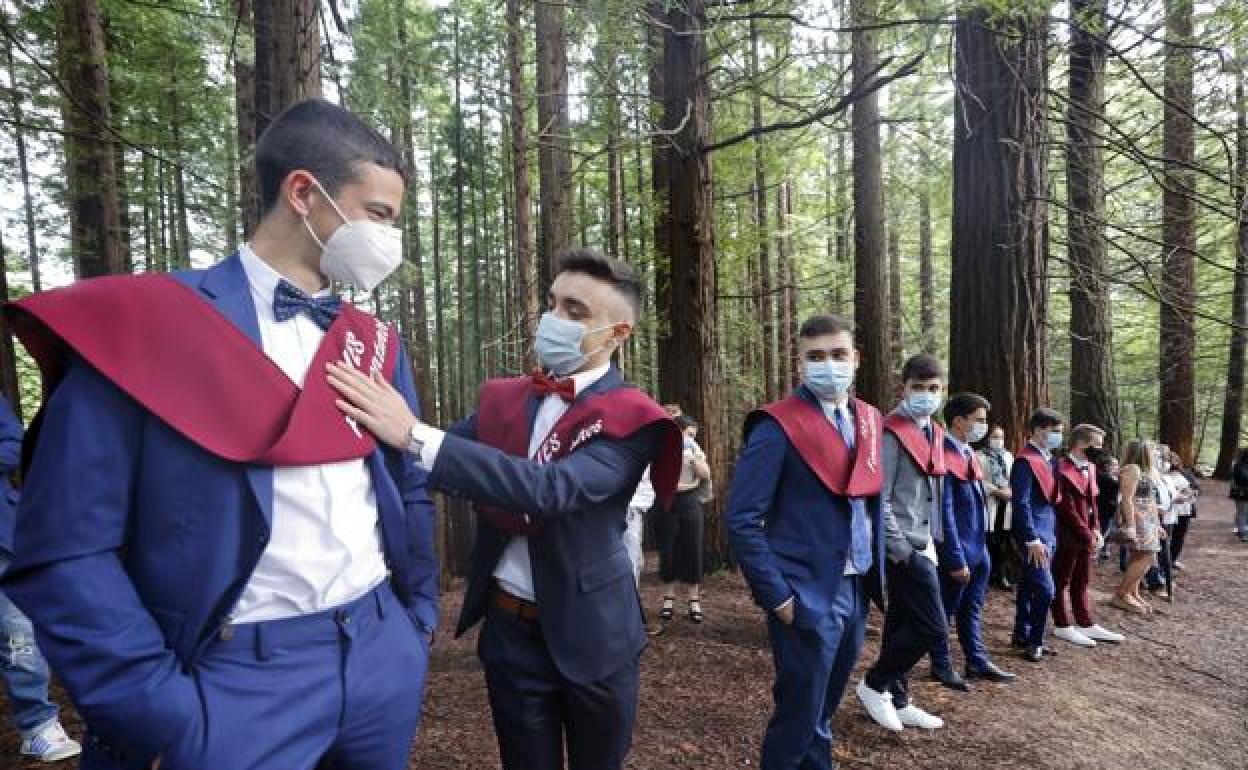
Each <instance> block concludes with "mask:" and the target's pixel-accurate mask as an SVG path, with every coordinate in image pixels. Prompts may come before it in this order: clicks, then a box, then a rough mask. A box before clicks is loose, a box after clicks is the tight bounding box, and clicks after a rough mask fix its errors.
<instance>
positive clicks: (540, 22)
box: [533, 0, 573, 291]
mask: <svg viewBox="0 0 1248 770" xmlns="http://www.w3.org/2000/svg"><path fill="white" fill-rule="evenodd" d="M566 16H567V10H566V5H565V4H564V3H563V2H562V1H561V0H536V2H535V3H534V7H533V19H534V24H533V26H534V34H535V35H536V39H537V131H538V133H537V140H538V151H537V163H538V177H539V181H540V183H541V184H540V187H539V200H538V213H539V219H540V222H541V225H540V228H539V231H538V241H537V250H538V260H539V265H538V267H539V271H540V286H539V291H544V290H545V287H547V286H549V285H550V281H551V279H552V277H553V274H554V258H555V255H557V254H558V253H559V252H561V251H563V250H564V249H565V248H567V247H568V246H571V245H572V213H573V212H572V169H571V160H570V157H569V155H570V150H569V146H568V142H569V140H570V137H569V134H570V133H571V128H570V126H569V123H568V50H567V45H568V42H567V36H566V33H565V30H564V20H565V17H566Z"/></svg>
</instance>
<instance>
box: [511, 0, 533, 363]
mask: <svg viewBox="0 0 1248 770" xmlns="http://www.w3.org/2000/svg"><path fill="white" fill-rule="evenodd" d="M520 24H521V21H520V0H507V73H508V87H509V90H510V95H511V180H512V185H513V187H514V188H515V189H514V193H513V195H514V196H515V205H514V207H513V208H514V211H515V216H514V218H513V221H512V227H513V231H512V247H513V248H514V250H515V254H516V260H515V275H516V277H515V281H514V282H513V285H514V288H515V303H516V313H517V315H518V316H519V318H520V319H521V333H522V336H523V339H524V340H525V342H526V344H524V345H523V346H522V349H524V350H525V351H526V352H525V353H524V356H525V359H524V368H525V371H528V370H529V369H531V368H532V367H533V366H535V365H536V363H537V362H536V361H535V360H534V358H533V353H532V351H531V350H530V349H529V346H528V345H527V341H528V340H531V339H533V335H534V333H535V331H536V328H537V317H538V315H539V313H540V310H539V308H540V302H539V301H538V296H537V291H538V284H537V270H536V269H535V265H534V264H533V258H534V251H535V244H534V241H533V220H532V211H533V193H532V191H531V190H530V188H529V122H528V121H529V117H528V115H529V97H528V94H527V92H526V91H525V88H524V69H523V65H522V64H521V62H522V61H523V48H522V46H521V41H522V40H523V38H522V37H521V36H520Z"/></svg>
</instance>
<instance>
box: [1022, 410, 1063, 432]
mask: <svg viewBox="0 0 1248 770" xmlns="http://www.w3.org/2000/svg"><path fill="white" fill-rule="evenodd" d="M1065 424H1066V418H1065V417H1063V416H1062V413H1061V412H1059V411H1057V410H1056V409H1050V408H1049V407H1047V406H1042V407H1040V408H1039V409H1037V410H1036V411H1034V412H1032V413H1031V417H1030V418H1029V419H1028V420H1027V432H1028V433H1035V432H1036V431H1038V430H1040V429H1041V428H1052V427H1054V426H1057V425H1065Z"/></svg>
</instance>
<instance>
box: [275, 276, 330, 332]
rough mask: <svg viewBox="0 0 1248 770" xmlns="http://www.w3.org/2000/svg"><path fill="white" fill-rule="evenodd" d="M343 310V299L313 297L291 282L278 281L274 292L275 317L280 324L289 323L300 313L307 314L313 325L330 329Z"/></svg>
mask: <svg viewBox="0 0 1248 770" xmlns="http://www.w3.org/2000/svg"><path fill="white" fill-rule="evenodd" d="M341 308H342V299H341V298H339V297H334V296H325V297H312V296H309V295H308V294H307V293H306V292H304V291H303V290H302V289H300V288H299V287H297V286H295V285H294V284H292V283H290V282H289V281H285V280H282V281H278V282H277V289H276V290H275V291H274V292H273V317H274V318H276V319H277V320H278V322H279V323H280V322H282V321H289V320H290V319H292V318H294V317H295V316H297V315H299V314H300V313H305V314H307V316H308V318H310V319H311V320H312V323H314V324H316V325H317V326H319V327H321V328H322V329H328V328H329V327H330V324H332V323H333V322H334V319H335V318H337V317H338V311H339V310H340V309H341Z"/></svg>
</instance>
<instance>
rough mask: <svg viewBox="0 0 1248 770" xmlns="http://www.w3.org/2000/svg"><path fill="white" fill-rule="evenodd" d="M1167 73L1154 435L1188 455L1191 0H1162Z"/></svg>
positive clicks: (1192, 371)
mask: <svg viewBox="0 0 1248 770" xmlns="http://www.w3.org/2000/svg"><path fill="white" fill-rule="evenodd" d="M1165 6H1166V41H1167V43H1166V46H1165V52H1166V67H1165V72H1166V78H1165V88H1164V90H1163V93H1164V96H1165V106H1164V108H1163V109H1164V119H1163V124H1162V152H1163V154H1164V155H1165V172H1164V177H1163V182H1162V192H1161V219H1162V224H1161V229H1162V241H1163V242H1164V244H1165V245H1164V249H1163V252H1162V266H1161V285H1160V292H1161V323H1160V329H1159V332H1160V340H1159V342H1160V348H1159V350H1160V357H1159V359H1158V364H1159V366H1158V382H1159V383H1160V388H1159V399H1158V413H1157V438H1158V439H1160V440H1161V442H1162V443H1163V444H1168V445H1169V446H1170V449H1171V450H1173V451H1175V452H1178V454H1179V456H1180V457H1181V458H1183V462H1185V463H1190V462H1192V460H1193V452H1192V450H1193V433H1194V430H1195V425H1196V360H1195V351H1196V325H1195V322H1194V318H1193V313H1192V302H1193V297H1192V290H1193V286H1194V284H1195V281H1196V264H1195V259H1194V253H1195V246H1196V240H1195V232H1194V230H1193V225H1194V222H1195V217H1196V207H1195V202H1194V201H1193V199H1192V196H1193V195H1194V194H1195V191H1196V172H1195V171H1194V169H1195V165H1194V162H1195V156H1196V142H1195V134H1194V132H1193V123H1192V115H1193V110H1194V109H1195V102H1194V101H1193V99H1192V76H1193V57H1192V49H1191V47H1190V44H1191V41H1192V0H1166V4H1165Z"/></svg>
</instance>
